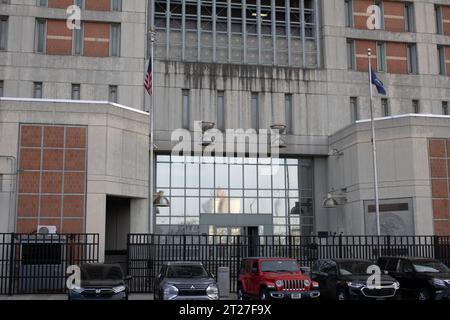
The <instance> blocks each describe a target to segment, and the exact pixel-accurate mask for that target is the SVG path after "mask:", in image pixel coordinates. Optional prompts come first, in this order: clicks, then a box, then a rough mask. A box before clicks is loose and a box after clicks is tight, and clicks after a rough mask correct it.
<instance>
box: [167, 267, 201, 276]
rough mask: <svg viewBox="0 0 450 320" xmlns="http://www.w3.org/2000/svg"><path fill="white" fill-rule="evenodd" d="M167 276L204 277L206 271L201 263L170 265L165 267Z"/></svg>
mask: <svg viewBox="0 0 450 320" xmlns="http://www.w3.org/2000/svg"><path fill="white" fill-rule="evenodd" d="M167 277H168V278H204V277H209V275H208V272H207V271H206V270H205V268H204V267H203V266H201V265H172V266H169V267H168V268H167Z"/></svg>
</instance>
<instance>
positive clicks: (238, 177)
mask: <svg viewBox="0 0 450 320" xmlns="http://www.w3.org/2000/svg"><path fill="white" fill-rule="evenodd" d="M230 188H235V189H242V188H243V182H242V166H238V165H231V166H230Z"/></svg>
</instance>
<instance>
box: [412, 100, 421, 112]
mask: <svg viewBox="0 0 450 320" xmlns="http://www.w3.org/2000/svg"><path fill="white" fill-rule="evenodd" d="M412 111H413V113H420V103H419V100H413V101H412Z"/></svg>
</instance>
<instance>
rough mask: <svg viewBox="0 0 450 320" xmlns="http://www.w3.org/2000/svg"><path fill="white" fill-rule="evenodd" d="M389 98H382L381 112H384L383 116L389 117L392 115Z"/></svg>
mask: <svg viewBox="0 0 450 320" xmlns="http://www.w3.org/2000/svg"><path fill="white" fill-rule="evenodd" d="M389 109H390V108H389V100H388V99H385V98H382V99H381V112H382V114H383V117H388V116H390V115H391V112H390V110H389Z"/></svg>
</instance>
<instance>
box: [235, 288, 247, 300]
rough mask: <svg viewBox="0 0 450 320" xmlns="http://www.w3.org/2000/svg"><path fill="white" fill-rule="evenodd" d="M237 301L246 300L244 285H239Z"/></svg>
mask: <svg viewBox="0 0 450 320" xmlns="http://www.w3.org/2000/svg"><path fill="white" fill-rule="evenodd" d="M237 299H238V300H245V294H244V289H242V285H238V289H237Z"/></svg>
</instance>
